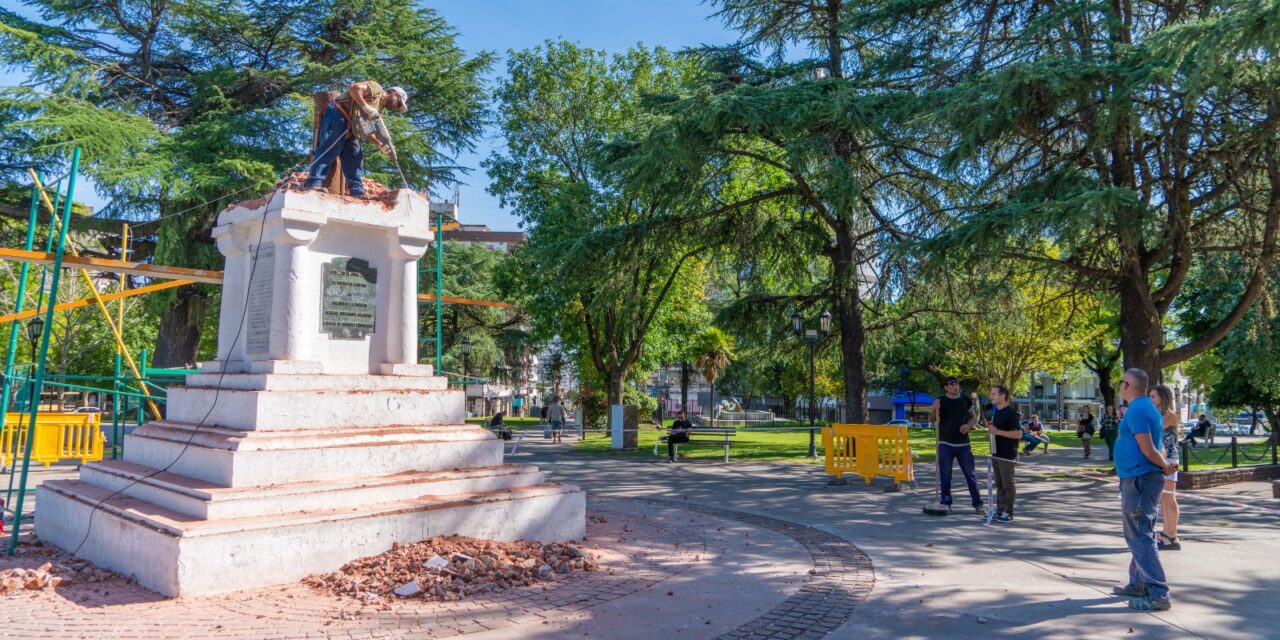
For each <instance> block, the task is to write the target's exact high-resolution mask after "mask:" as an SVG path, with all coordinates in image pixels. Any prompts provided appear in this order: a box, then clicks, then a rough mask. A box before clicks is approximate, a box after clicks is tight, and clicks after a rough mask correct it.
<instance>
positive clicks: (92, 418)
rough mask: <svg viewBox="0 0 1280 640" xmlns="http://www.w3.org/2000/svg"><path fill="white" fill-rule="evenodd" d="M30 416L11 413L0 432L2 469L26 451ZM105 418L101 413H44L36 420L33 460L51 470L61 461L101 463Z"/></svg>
mask: <svg viewBox="0 0 1280 640" xmlns="http://www.w3.org/2000/svg"><path fill="white" fill-rule="evenodd" d="M30 424H31V417H30V415H28V414H21V413H10V414H7V415H6V416H5V424H4V428H3V430H0V444H2V445H3V450H2V451H0V466H2V467H8V466H9V465H11V464H13V463H14V462H15V459H16V458H17V456H16V455H14V454H15V452H23V451H26V446H27V432H28V427H29V426H30ZM101 425H102V415H101V414H99V413H41V414H38V415H37V417H36V428H35V435H34V437H33V438H32V445H31V459H32V460H34V461H36V462H38V463H40V464H42V465H44V466H45V467H48V466H49V465H51V464H53V463H55V462H58V461H59V460H74V459H79V460H80V462H81V463H85V462H96V461H98V460H101V459H102V428H101Z"/></svg>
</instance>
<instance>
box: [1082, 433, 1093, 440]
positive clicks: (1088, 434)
mask: <svg viewBox="0 0 1280 640" xmlns="http://www.w3.org/2000/svg"><path fill="white" fill-rule="evenodd" d="M1080 439H1081V440H1084V441H1085V442H1088V441H1090V440H1092V439H1093V434H1091V433H1086V434H1082V435H1081V436H1080Z"/></svg>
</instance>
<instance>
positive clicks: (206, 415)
mask: <svg viewBox="0 0 1280 640" xmlns="http://www.w3.org/2000/svg"><path fill="white" fill-rule="evenodd" d="M279 377H285V376H279ZM289 377H303V378H315V377H333V378H345V377H348V376H289ZM353 377H354V376H353ZM368 377H378V376H368ZM389 377H390V378H393V379H396V376H389ZM404 379H411V378H404ZM464 403H465V398H464V397H463V391H462V390H461V389H455V390H449V389H376V388H375V389H361V388H355V387H352V388H345V389H327V390H325V389H290V390H266V391H263V390H245V389H227V388H221V389H218V388H212V387H193V386H186V387H173V388H172V389H169V392H168V407H169V408H168V413H167V414H166V416H165V418H166V419H167V420H170V421H173V422H186V423H190V424H204V425H212V426H219V427H226V428H230V429H241V430H246V431H250V430H251V431H305V430H311V429H333V428H345V427H355V426H362V427H382V426H395V425H447V424H457V423H460V422H463V421H464V420H465V418H466V410H465V408H464Z"/></svg>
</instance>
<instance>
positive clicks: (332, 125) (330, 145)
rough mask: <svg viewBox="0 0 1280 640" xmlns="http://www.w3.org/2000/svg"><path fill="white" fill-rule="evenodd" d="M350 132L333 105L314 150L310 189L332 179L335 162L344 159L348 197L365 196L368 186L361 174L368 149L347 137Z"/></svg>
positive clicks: (327, 110) (308, 181)
mask: <svg viewBox="0 0 1280 640" xmlns="http://www.w3.org/2000/svg"><path fill="white" fill-rule="evenodd" d="M348 129H350V126H349V125H348V124H347V119H346V118H344V117H342V113H341V112H340V111H338V106H337V105H336V104H334V103H332V102H330V103H329V107H328V108H327V109H325V110H324V115H323V116H321V118H320V142H319V143H318V145H317V146H316V148H315V150H314V151H315V153H316V154H317V155H316V156H315V157H314V158H313V159H312V160H311V168H310V170H309V171H310V173H309V174H308V175H307V182H306V185H305V186H306V188H308V189H314V188H316V187H318V186H320V185H321V184H322V183H323V182H324V181H325V178H328V177H329V171H330V170H331V169H333V161H334V160H336V159H340V160H342V175H343V177H345V178H346V179H347V193H349V194H351V195H353V196H362V195H364V183H363V182H361V181H360V170H361V169H362V168H363V167H364V149H362V148H361V147H360V141H359V140H357V139H356V138H354V137H347V130H348Z"/></svg>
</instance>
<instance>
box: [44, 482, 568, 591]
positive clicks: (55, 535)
mask: <svg viewBox="0 0 1280 640" xmlns="http://www.w3.org/2000/svg"><path fill="white" fill-rule="evenodd" d="M381 491H382V492H387V493H394V491H393V488H383V489H381ZM37 492H38V494H39V497H38V498H37V502H38V504H39V505H40V507H39V510H38V511H37V512H36V513H37V524H36V527H37V530H38V531H39V535H40V538H41V540H44V541H45V542H48V543H51V544H53V545H55V546H58V547H60V548H63V549H68V550H74V549H76V548H77V547H79V548H80V551H79V553H78V554H77V556H78V557H80V558H83V559H85V560H88V561H90V562H93V563H94V564H97V565H98V566H101V567H105V568H108V569H111V570H112V571H115V572H117V573H119V574H121V575H125V576H128V577H131V578H133V579H134V580H136V581H137V582H138V584H140V585H142V586H144V587H146V588H148V589H151V590H153V591H156V592H158V593H160V594H162V595H165V596H169V597H185V596H200V595H209V594H216V593H224V592H228V591H237V590H240V589H250V588H253V587H263V586H269V585H273V584H281V583H285V582H294V581H297V580H300V579H302V578H303V577H305V576H307V575H310V574H313V573H321V572H330V571H334V570H336V569H338V568H339V567H341V566H342V565H343V564H345V563H347V562H348V561H350V560H353V559H355V558H359V557H363V556H370V555H376V554H379V553H382V552H384V551H386V550H388V549H390V548H391V545H392V543H394V542H400V543H410V542H416V541H419V540H424V539H427V538H430V537H432V536H436V535H449V534H461V535H465V536H472V537H476V538H484V539H490V540H538V541H544V542H553V541H564V540H575V539H581V538H582V537H583V536H584V535H585V533H586V531H585V527H586V519H585V511H586V498H585V495H584V494H583V493H582V492H581V491H580V490H578V488H577V487H573V486H567V485H558V484H541V485H536V486H526V487H516V488H510V489H500V490H496V491H484V492H478V493H457V494H450V495H445V496H435V495H421V496H416V497H413V498H405V499H400V500H392V501H385V502H379V501H377V498H369V499H368V501H367V502H355V503H354V504H352V506H349V507H345V508H340V509H325V510H315V511H297V512H293V513H287V514H277V515H270V516H255V517H227V518H218V519H210V520H199V519H196V518H192V517H191V516H187V515H184V514H181V513H178V512H175V511H171V510H169V509H165V508H163V507H158V506H156V505H155V504H154V503H151V502H147V501H145V500H140V499H137V498H131V497H126V496H124V495H118V496H115V497H113V498H110V499H108V500H107V501H106V502H104V503H102V505H101V506H99V507H97V511H96V512H95V511H94V508H95V505H98V503H99V502H101V501H102V500H103V498H106V497H107V496H108V495H110V494H111V493H112V491H111V490H109V489H104V488H102V487H100V486H96V485H92V484H89V483H87V482H84V481H69V480H64V481H50V482H46V483H44V484H42V485H41V486H40V487H39V489H38V490H37ZM378 492H379V490H373V491H370V493H374V494H376V493H378ZM273 499H275V497H265V498H250V499H249V500H273ZM90 519H92V524H90ZM86 533H87V537H86ZM81 541H83V542H84V544H83V546H81V544H80V543H81Z"/></svg>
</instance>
